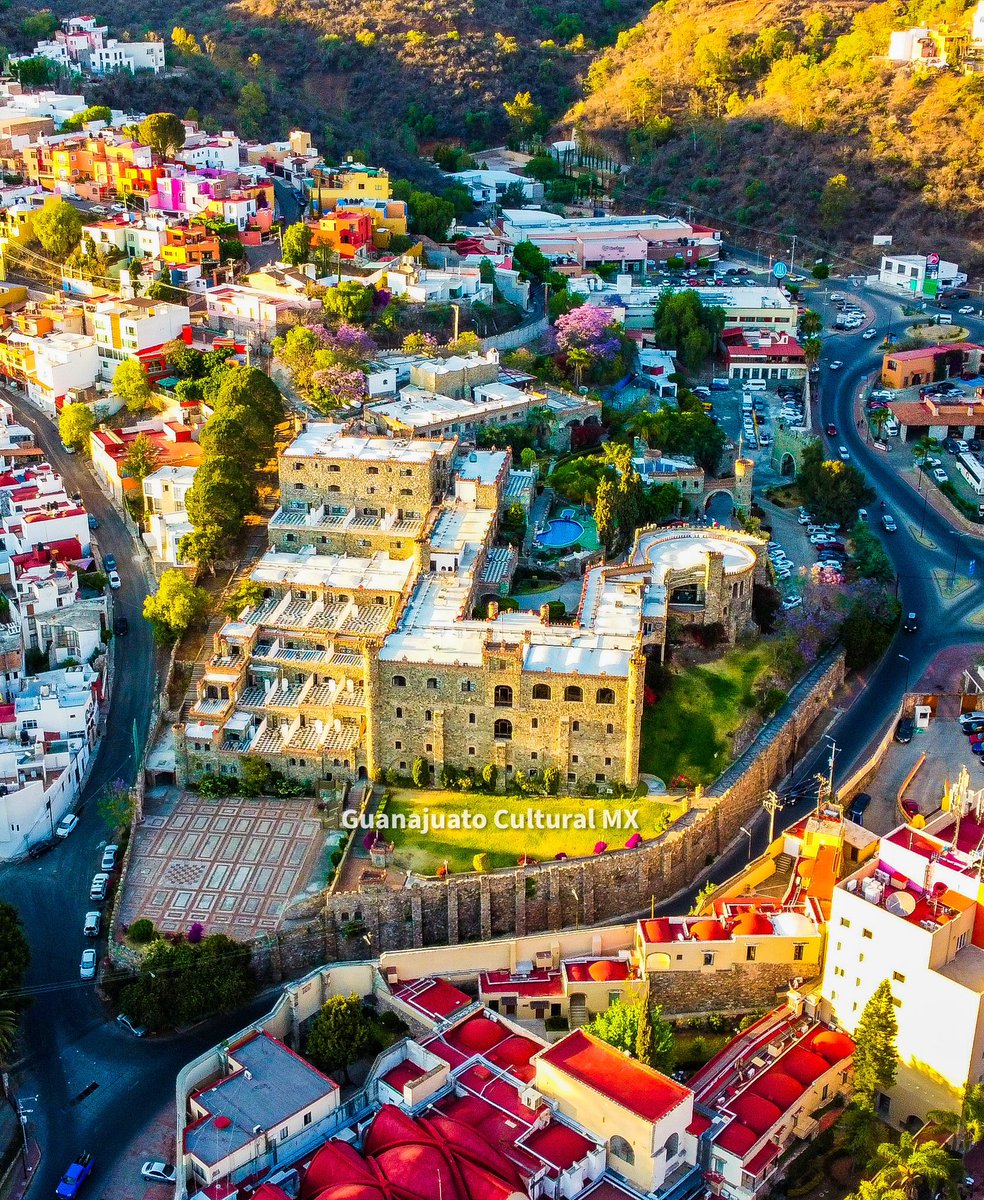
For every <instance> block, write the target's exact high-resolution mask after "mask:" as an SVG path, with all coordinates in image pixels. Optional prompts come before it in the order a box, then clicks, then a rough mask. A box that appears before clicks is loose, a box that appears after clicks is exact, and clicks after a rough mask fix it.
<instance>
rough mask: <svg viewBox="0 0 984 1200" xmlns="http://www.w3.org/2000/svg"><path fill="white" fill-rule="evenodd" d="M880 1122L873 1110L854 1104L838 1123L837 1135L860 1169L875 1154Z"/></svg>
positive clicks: (849, 1106) (847, 1109) (850, 1105)
mask: <svg viewBox="0 0 984 1200" xmlns="http://www.w3.org/2000/svg"><path fill="white" fill-rule="evenodd" d="M878 1127H879V1121H878V1118H877V1116H876V1115H875V1113H874V1110H873V1109H870V1108H865V1107H863V1106H862V1105H860V1104H856V1103H854V1102H852V1103H851V1104H849V1105H848V1106H847V1108H845V1109H844V1112H843V1113H842V1114H841V1117H840V1120H839V1121H838V1122H837V1134H838V1138H839V1140H840V1141H841V1143H842V1144H843V1145H844V1146H845V1147H846V1148H847V1150H848V1151H849V1152H850V1155H851V1157H852V1158H853V1159H854V1161H855V1163H856V1164H857V1165H858V1166H859V1167H864V1165H865V1164H866V1163H867V1162H869V1160H870V1159H871V1156H872V1154H874V1152H875V1139H876V1137H877V1134H878Z"/></svg>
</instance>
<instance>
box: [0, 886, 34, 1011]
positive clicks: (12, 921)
mask: <svg viewBox="0 0 984 1200" xmlns="http://www.w3.org/2000/svg"><path fill="white" fill-rule="evenodd" d="M30 965H31V947H30V945H29V944H28V941H27V937H26V935H25V933H24V927H23V925H22V924H21V919H20V915H19V914H18V912H17V909H16V908H14V906H13V905H12V904H8V903H7V901H6V900H0V993H2V994H3V995H4V996H5V997H11V996H14V995H16V993H17V992H18V991H19V989H20V987H21V984H22V983H23V982H24V976H25V975H26V974H27V968H28V967H29V966H30Z"/></svg>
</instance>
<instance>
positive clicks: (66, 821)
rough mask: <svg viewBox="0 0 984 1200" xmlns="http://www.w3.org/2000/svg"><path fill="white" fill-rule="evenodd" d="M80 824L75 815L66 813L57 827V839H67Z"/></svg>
mask: <svg viewBox="0 0 984 1200" xmlns="http://www.w3.org/2000/svg"><path fill="white" fill-rule="evenodd" d="M78 823H79V819H78V817H77V816H76V815H75V813H66V814H65V816H64V817H62V819H61V820H60V821H59V822H58V824H57V825H56V826H55V837H58V838H67V837H68V835H69V834H70V833H71V832H72V830H73V829H74V828H75V826H76V825H78Z"/></svg>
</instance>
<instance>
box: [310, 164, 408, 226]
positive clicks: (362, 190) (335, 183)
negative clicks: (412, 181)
mask: <svg viewBox="0 0 984 1200" xmlns="http://www.w3.org/2000/svg"><path fill="white" fill-rule="evenodd" d="M391 195H392V192H391V191H390V179H389V172H388V171H386V170H384V169H383V168H382V167H367V166H365V165H364V164H363V163H356V162H347V163H343V164H342V166H340V167H316V168H315V170H314V171H313V172H312V182H311V208H312V211H314V212H318V213H322V212H328V211H330V210H331V209H333V208H335V207H336V206H338V204H339V202H340V201H345V205H344V206H345V207H346V208H348V207H349V201H358V200H388V199H389V198H390V196H391Z"/></svg>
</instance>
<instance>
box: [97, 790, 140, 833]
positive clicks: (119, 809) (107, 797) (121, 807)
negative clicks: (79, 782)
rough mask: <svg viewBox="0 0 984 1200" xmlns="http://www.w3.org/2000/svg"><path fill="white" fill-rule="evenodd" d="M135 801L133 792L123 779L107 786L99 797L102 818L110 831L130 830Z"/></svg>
mask: <svg viewBox="0 0 984 1200" xmlns="http://www.w3.org/2000/svg"><path fill="white" fill-rule="evenodd" d="M134 806H135V800H134V796H133V792H132V791H131V790H130V789H129V788H128V787H126V785H125V784H124V783H123V781H122V779H117V780H114V782H113V783H110V784H107V785H106V787H105V788H103V790H102V792H101V793H100V795H99V801H98V805H97V807H98V809H99V816H100V818H101V819H102V820H103V821H104V822H105V823H106V824H107V825H108V826H109V828H110V829H128V828H129V825H130V821H131V820H132V819H133V812H134Z"/></svg>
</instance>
